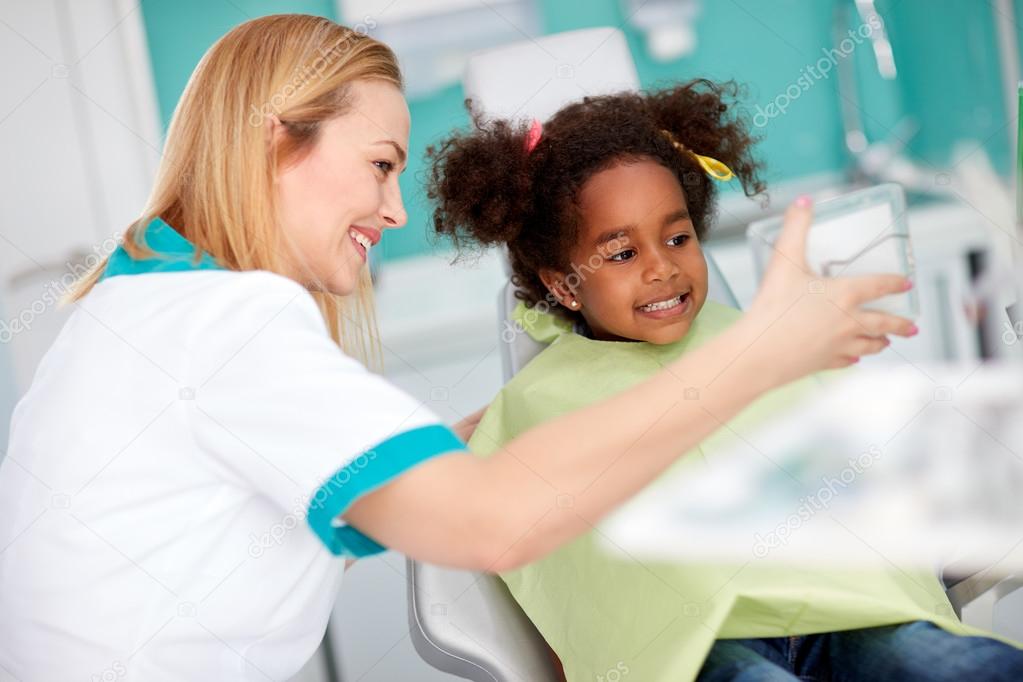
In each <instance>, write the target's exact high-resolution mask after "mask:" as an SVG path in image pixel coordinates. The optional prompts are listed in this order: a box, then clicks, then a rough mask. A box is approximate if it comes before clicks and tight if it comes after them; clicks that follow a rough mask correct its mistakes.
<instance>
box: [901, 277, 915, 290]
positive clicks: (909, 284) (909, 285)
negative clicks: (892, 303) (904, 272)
mask: <svg viewBox="0 0 1023 682" xmlns="http://www.w3.org/2000/svg"><path fill="white" fill-rule="evenodd" d="M912 288H913V280H911V279H907V280H906V283H905V284H903V285H902V290H903V291H909V290H910V289H912Z"/></svg>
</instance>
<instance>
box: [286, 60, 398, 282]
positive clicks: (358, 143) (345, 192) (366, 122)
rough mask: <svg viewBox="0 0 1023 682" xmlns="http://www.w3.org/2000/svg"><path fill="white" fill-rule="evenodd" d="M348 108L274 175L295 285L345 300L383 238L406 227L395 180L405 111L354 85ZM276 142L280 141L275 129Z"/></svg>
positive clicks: (385, 86)
mask: <svg viewBox="0 0 1023 682" xmlns="http://www.w3.org/2000/svg"><path fill="white" fill-rule="evenodd" d="M350 87H351V96H352V108H351V110H350V111H348V112H347V113H346V114H344V115H342V116H339V117H337V118H334V119H331V120H329V121H325V122H324V123H323V124H322V125H321V127H320V133H319V136H318V138H317V140H316V143H315V144H314V146H313V148H312V149H311V150H310V151H309V152H308V153H307V154H305V155H303V156H301V157H300V158H299V159H298V160H297V161H295V162H294V163H291V164H288V165H287V166H286V167H282V168H280V169H279V172H278V182H277V193H278V196H277V199H278V206H279V211H280V214H279V220H280V221H281V225H282V229H283V230H284V231H285V233H286V234H287V236H288V238H289V241H290V242H291V245H292V248H293V249H294V250H295V251H297V253H296V254H295V256H296V258H295V259H294V260H295V261H296V262H295V263H294V265H293V268H292V269H293V271H294V272H293V274H292V276H293V278H294V279H296V280H298V281H300V282H301V283H302V284H304V285H306V286H312V287H313V288H322V289H325V290H327V291H329V292H331V293H334V294H339V295H342V296H343V295H347V294H350V293H352V292H353V291H354V290H355V288H356V286H357V284H358V282H359V271H360V270H361V269H362V268H363V266H364V265H365V264H366V258H367V254H368V251H369V248H371V247H372V246H373V245H375V244H376V243H377V242H379V241H380V237H381V234H382V233H383V231H384V230H386V229H388V228H392V227H401V226H403V225H404V224H405V222H406V220H407V217H408V216H407V215H406V214H405V207H404V206H403V205H402V201H401V190H399V189H398V174H399V173H400V172H401V171H402V170H404V169H405V160H406V158H407V156H408V152H407V150H408V136H409V111H408V106H407V105H406V104H405V99H404V97H402V94H401V92H400V91H399V90H398V88H396V87H395V86H394V85H391V84H390V83H387V82H384V81H377V80H364V81H356V82H355V83H353V84H352V85H351V86H350ZM273 134H274V135H284V134H286V133H285V131H284V128H283V126H282V125H281V124H279V123H278V124H275V126H274V131H273Z"/></svg>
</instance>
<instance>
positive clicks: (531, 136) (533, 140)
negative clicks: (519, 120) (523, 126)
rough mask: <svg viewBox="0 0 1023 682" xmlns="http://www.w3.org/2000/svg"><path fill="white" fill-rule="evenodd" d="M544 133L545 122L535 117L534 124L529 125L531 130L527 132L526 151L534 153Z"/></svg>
mask: <svg viewBox="0 0 1023 682" xmlns="http://www.w3.org/2000/svg"><path fill="white" fill-rule="evenodd" d="M541 135H543V124H542V123H540V121H538V120H537V119H535V118H534V119H533V123H532V125H530V126H529V132H528V133H526V153H527V154H529V153H532V151H533V149H534V148H535V147H536V145H537V143H538V142H539V141H540V136H541Z"/></svg>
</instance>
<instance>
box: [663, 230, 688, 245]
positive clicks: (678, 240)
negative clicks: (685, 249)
mask: <svg viewBox="0 0 1023 682" xmlns="http://www.w3.org/2000/svg"><path fill="white" fill-rule="evenodd" d="M687 241H689V235H688V234H685V233H682V234H677V235H675V236H674V237H672V238H671V239H669V240H668V244H669V245H671V246H682V245H683V244H685V243H686V242H687Z"/></svg>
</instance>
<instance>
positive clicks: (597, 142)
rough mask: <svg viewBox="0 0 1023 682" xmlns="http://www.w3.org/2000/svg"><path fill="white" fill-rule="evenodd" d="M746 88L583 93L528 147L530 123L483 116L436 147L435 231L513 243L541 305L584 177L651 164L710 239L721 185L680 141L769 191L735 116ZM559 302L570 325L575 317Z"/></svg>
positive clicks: (562, 256)
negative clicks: (677, 190) (674, 186)
mask: <svg viewBox="0 0 1023 682" xmlns="http://www.w3.org/2000/svg"><path fill="white" fill-rule="evenodd" d="M738 93H739V87H738V86H737V85H736V84H735V83H734V82H728V83H724V84H717V83H714V82H712V81H709V80H705V79H698V80H694V81H691V82H689V83H686V84H683V85H678V86H676V87H673V88H670V89H666V90H659V91H654V92H650V93H637V92H623V93H619V94H615V95H605V96H599V97H586V98H584V99H583V100H582V101H580V102H576V103H573V104H570V105H568V106H566V107H564V108H563V109H561V110H560V111H558V112H557V113H556V114H555V115H554V116H553V117H551V119H550V120H549V121H547V122H546V123H545V124H544V126H543V134H542V136H541V137H540V140H539V142H538V143H537V144H536V146H535V148H534V149H533V150H532V151H531V152H530V151H527V149H526V136H527V133H528V128H529V126H528V125H527V124H526V123H521V124H513V123H511V122H509V121H505V120H493V121H486V120H484V119H483V117H482V116H480V115H478V114H476V113H474V114H473V123H474V126H473V129H471V130H469V131H466V132H457V133H454V134H452V135H451V136H450V137H448V138H446V139H444V140H443V141H441V142H440V143H438V144H436V145H431V146H430V147H429V148H428V149H427V157H428V158H429V159H430V160H431V162H432V168H431V170H430V175H429V181H428V184H427V196H428V197H429V198H430V199H431V200H433V201H434V202H435V203H436V208H435V209H434V212H433V225H434V229H435V230H436V232H437V234H438V235H448V236H450V237H452V238H453V239H454V242H455V245H456V246H458V247H462V246H465V245H472V244H477V245H483V246H489V245H494V244H505V245H506V246H507V248H508V253H509V255H510V257H511V264H512V271H513V273H514V274H513V277H512V282H513V283H514V284H515V286H516V287H517V288H518V290H519V291H518V292H517V296H518V297H519V298H520V299H522V300H524V301H525V302H526V304H527V305H529V306H533V305H535V304H536V303H538V302H540V301H541V300H543V299H544V298H545V297H546V296H547V288H546V287H545V286H544V284H543V282H542V281H541V280H540V276H539V272H540V270H541V269H542V268H551V269H554V270H559V271H561V272H568V271H569V269H570V267H571V264H570V263H569V256H568V254H569V253H570V251H571V249H572V247H573V246H574V244H575V243H576V241H577V235H578V228H579V225H580V218H581V215H580V211H579V205H578V195H579V192H580V190H581V189H582V187H583V185H584V184H585V183H586V181H587V180H589V179H590V177H592V176H593V175H594V174H596V173H598V172H600V171H602V170H606V169H608V168H611V167H612V166H614V165H616V164H618V163H622V162H630V161H638V160H641V159H645V160H652V161H654V162H655V163H658V164H660V165H662V166H664V167H665V168H667V169H668V170H670V171H671V172H672V173H674V174H675V177H676V178H678V181H679V184H680V185H681V186H682V188H683V191H684V192H685V196H686V202H687V204H688V207H689V214H690V217H691V218H692V221H693V225H694V227H695V228H696V235H697V237H698V238H699V239H700V240H701V241H702V240H703V237H704V235H705V234H706V232H707V227H708V222H709V218H710V216H711V215H712V210H713V207H714V201H715V198H716V195H717V188H716V187H715V184H714V183H715V182H716V181H715V180H713V179H712V178H710V177H709V176H708V175H707V174H706V173H705V172H704V171H703V169H702V168H701V167H700V166H699V164H698V163H697V162H696V160H695V159H694V158H693V157H692V156H691V155H690V154H689V153H686V152H681V151H679V150H678V149H677V148H676V147H675V146H674V144H673V140H672V138H674V140H675V141H678V142H680V143H682V144H683V145H685V147H686V148H687V149H689V150H691V151H693V152H695V153H699V154H704V155H707V156H712V157H714V158H716V159H718V160H719V161H722V162H724V163H725V164H726V165H727V166H729V167H730V168H731V169H732V171H733V172H734V173H735V175H736V176H737V177H738V178H739V180H740V181H741V183H742V187H743V191H744V192H745V193H746V195H747V196H753V195H756V194H759V193H761V192H763V191H764V189H765V188H764V185H763V183H762V182H761V181H760V179H759V177H758V172H759V171H760V170H761V165H760V163H759V162H758V161H757V160H755V159H754V158H753V157H752V155H751V147H752V146H753V144H754V143H755V142H756V140H755V139H753V138H752V137H751V136H750V134H749V132H748V130H747V128H748V127H747V126H746V125H745V123H744V122H743V121H742V120H741V118H739V117H736V116H729V115H728V114H729V113H730V106H731V104H730V102H731V101H733V100H734V99H735V98H736V97H737V95H738ZM466 104H467V106H469V108H470V110H472V104H471V102H469V101H467V102H466ZM666 133H667V134H666ZM669 135H670V137H669ZM553 307H554V308H555V309H556V310H557V311H558V312H560V313H561V314H562V315H565V316H566V317H569V318H570V319H575V318H576V316H577V315H578V313H575V312H573V311H570V310H569V309H567V308H564V307H562V306H553Z"/></svg>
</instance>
